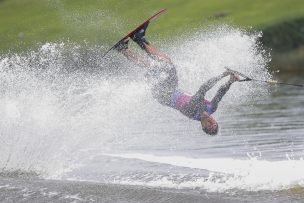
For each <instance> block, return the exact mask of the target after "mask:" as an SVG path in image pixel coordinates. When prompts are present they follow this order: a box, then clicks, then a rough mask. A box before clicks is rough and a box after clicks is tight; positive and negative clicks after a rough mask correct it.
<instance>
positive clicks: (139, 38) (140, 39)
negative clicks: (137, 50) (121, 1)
mask: <svg viewBox="0 0 304 203" xmlns="http://www.w3.org/2000/svg"><path fill="white" fill-rule="evenodd" d="M148 25H149V22H146V23H145V24H143V25H142V27H141V28H140V29H139V30H138V31H137V32H135V33H134V34H133V35H132V36H130V37H131V38H132V40H133V41H134V42H136V43H137V44H138V45H139V46H140V47H141V48H144V45H145V44H149V42H148V41H147V40H146V39H145V34H146V29H147V28H148Z"/></svg>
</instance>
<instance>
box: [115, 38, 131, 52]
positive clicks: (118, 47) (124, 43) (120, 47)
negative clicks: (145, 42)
mask: <svg viewBox="0 0 304 203" xmlns="http://www.w3.org/2000/svg"><path fill="white" fill-rule="evenodd" d="M129 40H130V38H129V37H128V38H126V39H124V40H122V41H121V42H119V43H118V44H117V45H116V46H115V47H114V48H113V49H115V50H117V51H119V52H121V51H124V50H127V49H128V44H129Z"/></svg>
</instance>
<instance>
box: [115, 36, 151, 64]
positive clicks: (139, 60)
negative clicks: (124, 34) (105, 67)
mask: <svg viewBox="0 0 304 203" xmlns="http://www.w3.org/2000/svg"><path fill="white" fill-rule="evenodd" d="M129 40H130V38H127V39H125V40H124V41H122V42H121V43H120V44H118V45H117V47H115V48H114V49H115V50H117V51H118V52H120V53H122V54H123V55H125V56H126V57H127V58H128V59H129V60H130V61H133V62H134V63H136V64H137V65H140V66H145V67H150V66H151V63H150V62H149V61H148V60H146V59H144V58H143V57H140V56H139V55H138V54H136V53H134V52H132V51H130V50H129V49H128V43H129Z"/></svg>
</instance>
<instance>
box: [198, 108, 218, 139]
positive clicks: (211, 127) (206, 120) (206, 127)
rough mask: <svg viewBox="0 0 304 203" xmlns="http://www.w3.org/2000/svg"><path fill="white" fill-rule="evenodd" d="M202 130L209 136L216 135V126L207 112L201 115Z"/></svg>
mask: <svg viewBox="0 0 304 203" xmlns="http://www.w3.org/2000/svg"><path fill="white" fill-rule="evenodd" d="M201 124H202V129H203V131H204V132H205V133H207V134H209V135H216V134H217V133H218V124H217V122H216V120H215V119H214V118H212V117H211V116H210V115H209V114H208V113H207V112H202V113H201Z"/></svg>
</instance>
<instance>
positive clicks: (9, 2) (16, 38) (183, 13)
mask: <svg viewBox="0 0 304 203" xmlns="http://www.w3.org/2000/svg"><path fill="white" fill-rule="evenodd" d="M160 8H168V11H167V13H166V15H164V16H162V17H160V18H158V19H157V21H158V22H157V23H155V24H153V26H151V27H150V28H149V35H150V36H151V37H152V38H153V37H161V38H168V36H169V34H172V33H174V36H179V35H180V34H182V33H184V32H185V31H186V32H191V31H192V30H194V29H195V28H200V27H202V26H205V25H208V24H211V23H212V24H213V23H218V22H228V23H230V24H235V25H237V26H241V27H245V28H247V27H253V28H256V29H259V30H265V33H266V35H267V36H268V38H267V37H266V38H265V39H266V44H267V43H268V42H269V44H267V45H270V46H272V39H273V36H275V35H276V34H277V33H278V32H277V30H276V29H272V28H273V27H274V26H276V25H280V24H281V23H282V22H286V21H289V22H293V21H294V20H296V19H300V20H299V21H301V19H302V21H301V22H303V19H304V1H301V0H266V1H265V0H212V1H210V0H174V1H169V0H154V1H148V0H110V1H109V0H0V52H8V51H18V50H24V49H25V48H30V47H33V46H35V45H37V43H44V42H50V41H64V40H70V41H76V42H83V41H86V42H88V43H91V44H105V45H110V44H113V42H115V41H116V40H117V39H119V38H120V37H121V35H122V33H127V32H128V31H129V30H130V29H131V28H133V27H134V25H137V24H138V23H139V22H141V21H142V20H143V19H145V18H147V17H148V16H150V15H151V14H153V13H154V12H155V11H157V10H159V9H160ZM301 26H302V30H303V29H304V28H303V23H302V24H301ZM284 28H286V29H285V30H284V29H283V30H284V32H286V33H284V36H286V35H289V32H294V31H295V29H294V26H284ZM160 29H162V32H157V31H159V30H160ZM279 30H280V33H281V30H282V29H279ZM295 32H298V31H295ZM295 35H298V34H297V33H296V34H295ZM302 36H303V33H302ZM300 38H301V37H300ZM278 39H279V40H282V39H283V40H285V38H284V37H281V38H278ZM297 39H298V38H297ZM297 39H296V40H297ZM301 40H302V41H301V43H300V44H299V46H301V45H302V43H303V37H302V38H301ZM275 41H276V40H275ZM291 41H292V40H291ZM289 45H290V44H289ZM289 45H288V46H289ZM284 47H285V44H283V48H284ZM281 48H282V46H280V48H279V50H280V51H281ZM288 49H289V48H288Z"/></svg>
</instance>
